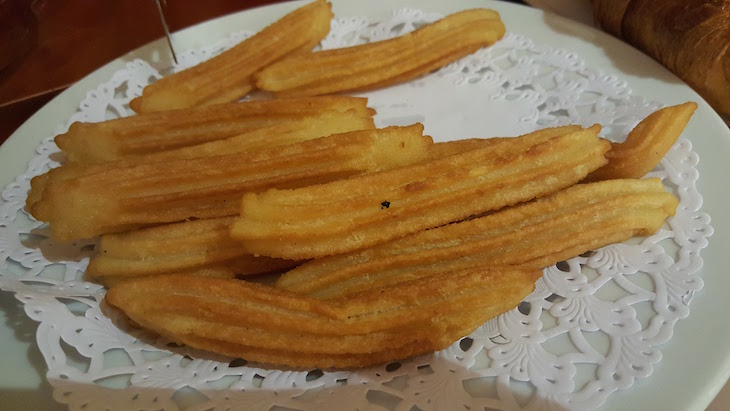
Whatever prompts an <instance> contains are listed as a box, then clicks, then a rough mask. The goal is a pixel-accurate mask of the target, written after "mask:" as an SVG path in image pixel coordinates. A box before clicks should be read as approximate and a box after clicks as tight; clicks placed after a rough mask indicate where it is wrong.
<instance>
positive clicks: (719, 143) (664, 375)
mask: <svg viewBox="0 0 730 411" xmlns="http://www.w3.org/2000/svg"><path fill="white" fill-rule="evenodd" d="M484 6H485V2H484V1H481V0H463V1H458V2H449V3H448V4H443V2H439V1H436V0H430V1H417V0H410V1H408V0H407V1H399V2H388V1H385V0H379V1H369V2H355V1H352V2H336V3H335V7H334V11H335V13H336V15H337V16H338V17H344V16H348V15H353V16H369V15H376V14H381V13H382V12H383V11H384V10H390V9H394V8H400V7H412V8H417V9H421V10H424V11H435V12H441V13H450V12H454V11H457V10H460V9H464V8H469V7H484ZM487 6H489V7H492V8H495V9H497V10H498V11H499V12H500V13H501V15H502V18H503V20H504V21H505V24H506V26H507V27H508V29H509V30H510V31H514V32H518V33H522V34H524V35H526V36H528V37H529V38H531V39H534V40H536V41H539V42H541V43H543V44H546V45H549V46H552V47H555V48H562V49H567V50H570V51H573V52H575V53H577V54H578V55H579V56H580V57H581V58H582V59H583V60H585V61H586V62H587V63H588V65H589V66H591V67H595V68H600V69H601V70H602V71H603V72H605V73H607V74H612V75H616V76H618V77H620V78H622V79H624V80H626V81H627V83H628V85H629V87H630V88H631V89H632V90H633V91H634V93H635V94H637V95H641V96H643V97H646V98H647V99H650V100H654V101H658V102H661V103H664V104H667V105H670V104H676V103H681V102H684V101H687V100H693V101H697V102H699V103H700V108H699V110H698V111H697V113H696V114H695V116H694V117H693V120H692V122H691V123H690V126H689V127H688V129H687V131H686V133H685V135H688V136H692V143H693V148H694V150H695V151H696V152H698V153H699V155H700V158H701V160H700V164H699V166H698V169H699V171H700V176H701V178H700V181H699V183H698V188H699V190H700V192H702V193H703V196H704V199H705V205H704V207H703V209H704V211H706V212H707V213H709V214H710V215H711V216H712V217H713V226H714V227H716V229H717V230H716V232H715V234H714V236H713V237H712V239H711V241H710V246H709V247H708V248H706V249H705V250H703V256H704V257H705V268H704V270H703V271H704V272H703V275H702V277H703V279H704V281H705V288H704V289H703V290H702V291H700V292H699V293H698V294H697V295H696V296H695V299H694V300H693V302H692V305H691V315H690V317H689V318H688V319H685V320H682V321H680V322H679V323H678V324H677V325H676V327H675V329H674V331H675V335H674V336H673V338H672V339H671V340H670V342H668V343H667V344H665V346H663V347H661V348H662V352H663V360H662V361H661V362H660V363H659V364H658V365H657V367H656V369H655V371H654V374H653V375H652V376H651V377H650V378H648V379H644V380H641V381H638V382H636V383H635V384H634V386H633V387H632V388H631V389H630V390H627V391H622V392H618V393H615V394H613V395H612V396H610V397H609V399H608V401H607V403H606V408H608V409H678V410H684V409H697V410H700V409H703V408H704V407H706V406H707V404H708V403H709V402H710V401H711V400H712V398H713V397H714V395H715V394H716V393H717V391H718V390H719V389H720V388H721V387H722V385H723V384H724V382H725V381H726V380H727V377H728V374H729V373H730V328H729V327H727V326H726V323H727V321H726V320H725V318H726V314H725V310H724V308H725V302H726V301H730V276H728V275H727V267H730V255H729V254H728V253H727V252H726V250H727V249H728V247H729V246H730V237H729V236H728V233H727V231H726V228H727V227H730V222H729V221H728V213H727V211H726V210H728V209H730V196H729V194H728V191H727V189H726V182H725V181H724V178H725V176H727V175H730V167H729V166H728V163H727V161H726V159H727V158H728V157H729V156H730V132H729V131H728V129H727V127H726V126H725V125H724V124H723V122H722V120H721V119H720V118H719V117H718V116H717V115H716V114H715V113H714V111H712V109H711V108H710V107H709V106H708V105H707V104H706V103H704V102H703V101H702V99H701V98H700V97H699V96H698V95H697V94H696V93H694V92H693V91H692V90H691V89H690V88H689V87H687V86H686V85H684V84H683V83H682V82H681V81H680V80H678V79H677V78H676V77H674V76H673V75H672V74H670V73H669V72H667V71H666V70H665V69H664V68H662V67H661V66H660V65H658V64H657V63H655V62H654V61H652V60H650V59H649V58H647V57H646V56H644V55H642V54H641V53H639V52H637V51H635V50H633V49H631V48H630V47H628V46H626V45H624V44H623V43H621V42H619V41H618V40H615V39H613V38H611V37H610V36H607V35H605V34H603V33H601V32H599V31H597V30H593V29H590V28H589V27H586V26H583V25H578V24H575V23H573V22H571V21H569V20H567V19H564V18H560V17H557V16H553V15H548V14H544V13H542V12H540V11H538V10H533V9H529V8H526V7H521V6H515V5H511V4H506V3H488V4H487ZM294 7H296V5H293V4H281V5H276V6H272V7H267V8H263V9H256V10H254V11H250V12H245V13H239V14H236V15H232V16H229V17H227V18H224V19H221V20H216V21H214V22H212V23H209V24H203V25H200V26H196V27H193V28H191V29H188V30H185V31H183V32H181V33H177V34H176V35H175V39H174V41H175V45H176V47H177V48H179V49H181V50H185V49H193V48H198V47H201V46H203V45H205V44H208V43H210V42H211V41H213V40H215V39H218V38H220V37H223V36H224V35H225V34H226V33H229V32H234V31H238V30H240V29H241V28H242V27H245V28H247V29H250V30H257V29H259V28H261V27H262V26H263V25H264V24H265V23H266V22H269V21H271V20H273V19H274V18H275V17H277V16H280V15H281V14H283V13H284V12H285V11H286V10H289V9H292V8H294ZM132 58H143V59H145V60H147V61H151V62H153V63H155V64H157V65H159V66H160V67H164V66H167V65H169V61H168V58H167V53H166V51H165V43H164V42H162V41H158V42H155V43H154V44H152V45H150V46H147V47H145V48H143V49H140V50H137V51H135V52H133V53H131V54H130V55H127V56H124V57H122V58H120V59H118V60H116V61H114V62H112V63H110V64H109V65H107V66H105V67H103V68H102V69H100V70H98V71H96V72H94V73H92V74H91V75H90V76H88V77H86V78H85V79H84V80H82V81H80V82H79V83H78V84H76V85H75V86H73V87H72V88H70V89H69V90H67V91H65V92H64V93H62V94H61V95H59V96H58V97H57V98H56V99H54V100H53V101H52V102H50V103H49V104H48V105H47V106H46V107H44V108H43V109H41V110H40V111H39V112H38V113H36V114H35V115H34V116H33V117H31V119H30V120H29V121H28V122H27V123H26V124H24V125H23V126H22V127H21V128H19V129H18V131H17V132H16V133H14V134H13V136H11V138H10V139H9V140H8V141H7V142H6V143H5V144H4V145H3V146H2V147H0V169H1V170H2V175H1V176H0V186H5V185H6V184H7V183H8V182H10V181H12V179H13V178H14V176H16V175H19V174H21V173H23V172H24V171H25V167H26V162H27V160H28V159H29V158H31V157H32V156H33V153H34V149H35V147H36V146H37V145H38V144H39V142H40V141H41V139H42V138H45V137H47V136H49V135H51V134H52V133H53V130H54V129H55V127H56V126H57V125H58V124H61V123H64V122H65V121H66V120H67V119H68V117H70V115H71V114H72V113H73V112H74V111H75V109H76V107H77V106H78V104H79V102H80V101H81V99H82V98H83V97H84V95H85V94H86V92H87V91H88V90H89V89H91V88H93V87H94V86H95V85H97V84H99V83H101V82H104V81H106V80H107V79H108V78H109V77H110V75H111V73H113V72H115V71H116V70H119V69H120V68H122V67H123V65H124V62H125V61H129V60H130V59H132ZM2 298H7V295H6V296H4V297H2ZM2 327H3V328H0V333H1V334H0V335H2V337H3V339H7V340H13V339H15V334H14V331H13V330H12V329H10V328H8V327H6V325H5V324H3V325H2ZM1 361H2V363H3V364H8V363H9V360H6V359H4V358H3V359H2V360H1ZM24 365H27V369H25V370H23V369H13V368H10V367H2V370H0V373H1V374H2V376H3V379H2V380H0V381H10V380H11V379H13V376H16V375H18V374H22V375H32V374H34V373H35V372H34V371H33V369H32V367H31V366H30V364H24ZM16 380H17V378H16ZM4 388H5V387H0V389H4ZM27 388H30V389H33V388H34V387H33V383H31V384H30V386H28V387H27Z"/></svg>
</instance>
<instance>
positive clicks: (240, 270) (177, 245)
mask: <svg viewBox="0 0 730 411" xmlns="http://www.w3.org/2000/svg"><path fill="white" fill-rule="evenodd" d="M232 223H233V217H221V218H211V219H205V220H195V221H185V222H181V223H175V224H167V225H163V226H157V227H149V228H143V229H139V230H133V231H128V232H124V233H117V234H105V235H103V236H102V237H101V241H100V242H99V245H98V251H97V253H96V255H94V256H93V257H92V258H91V260H90V261H89V266H88V268H87V269H86V273H87V274H89V275H91V276H93V277H104V278H106V279H109V278H112V277H113V278H120V277H134V276H142V275H159V274H165V273H180V272H190V271H191V270H200V269H203V268H209V267H213V266H215V267H219V270H220V269H223V268H226V270H227V272H229V275H228V276H234V275H239V276H241V275H250V274H261V273H269V272H274V271H280V270H284V269H290V268H293V267H294V266H296V265H297V263H296V262H294V261H291V260H282V259H278V258H268V257H254V256H252V255H251V254H249V253H247V252H246V250H244V249H243V247H241V245H240V244H238V243H237V242H235V241H233V240H232V239H231V238H230V236H229V233H228V232H229V230H230V225H231V224H232Z"/></svg>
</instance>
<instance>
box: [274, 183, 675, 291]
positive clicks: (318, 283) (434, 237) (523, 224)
mask: <svg viewBox="0 0 730 411" xmlns="http://www.w3.org/2000/svg"><path fill="white" fill-rule="evenodd" d="M676 207H677V199H676V198H674V196H672V195H671V194H670V193H668V192H666V191H665V190H664V187H663V185H662V183H661V181H660V180H659V179H648V180H610V181H604V182H599V183H591V184H578V185H575V186H573V187H570V188H567V189H565V190H562V191H560V192H558V193H556V194H553V195H552V196H549V197H543V198H540V199H538V200H535V201H534V202H531V203H526V204H521V205H518V206H515V207H511V208H507V209H504V210H502V211H499V212H495V213H492V214H489V215H487V216H484V217H480V218H475V219H471V220H468V221H464V222H460V223H456V224H450V225H447V226H443V227H439V228H435V229H432V230H427V231H423V232H420V233H417V234H413V235H411V236H408V237H404V238H402V239H399V240H396V241H391V242H388V243H385V244H381V245H378V246H376V247H372V248H369V249H364V250H359V251H355V252H352V253H348V254H342V255H336V256H331V257H325V258H322V259H317V260H313V261H310V262H307V263H304V264H303V265H301V266H299V267H297V268H295V269H293V270H291V271H289V272H288V273H286V274H284V275H283V276H282V277H280V279H279V280H278V282H277V287H279V288H282V289H286V290H289V291H293V292H296V293H299V294H303V295H307V296H310V297H317V298H324V299H330V298H346V297H348V296H349V295H352V294H354V293H359V292H362V291H365V290H372V289H377V288H385V287H390V286H392V285H394V284H398V283H399V282H402V281H411V280H415V279H418V278H423V277H428V276H430V275H434V274H436V273H440V272H443V271H451V270H453V271H458V270H463V269H468V268H470V267H473V266H475V265H483V264H487V265H489V266H491V267H499V266H509V265H519V266H520V267H523V268H528V269H541V268H544V267H547V266H550V265H553V264H555V263H557V262H559V261H563V260H566V259H569V258H571V257H575V256H577V255H580V254H582V253H585V252H587V251H590V250H594V249H597V248H599V247H602V246H605V245H608V244H611V243H616V242H621V241H624V240H627V239H629V238H631V237H632V236H635V235H648V234H651V233H654V232H656V231H657V230H658V229H659V228H660V227H661V225H662V223H663V222H664V221H665V220H666V219H667V218H668V217H670V216H672V215H674V212H675V210H676Z"/></svg>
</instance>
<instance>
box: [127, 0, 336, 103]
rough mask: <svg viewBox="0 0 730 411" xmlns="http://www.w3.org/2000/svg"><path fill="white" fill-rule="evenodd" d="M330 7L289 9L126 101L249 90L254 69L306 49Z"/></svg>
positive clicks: (320, 32) (186, 99) (219, 99)
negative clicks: (196, 63)
mask: <svg viewBox="0 0 730 411" xmlns="http://www.w3.org/2000/svg"><path fill="white" fill-rule="evenodd" d="M331 9H332V5H331V4H330V3H327V2H326V1H324V0H316V1H314V2H313V3H310V4H308V5H306V6H304V7H301V8H299V9H297V10H294V11H293V12H291V13H289V14H287V15H286V16H284V17H282V18H281V19H279V20H278V21H276V22H274V23H272V24H271V25H269V26H268V27H266V28H264V29H263V30H261V31H260V32H258V33H257V34H255V35H253V36H252V37H249V38H248V39H246V40H244V41H242V42H241V43H239V44H238V45H236V46H235V47H233V48H231V49H230V50H227V51H225V52H223V53H221V54H220V55H218V56H216V57H213V58H211V59H210V60H207V61H204V62H202V63H200V64H198V65H196V66H193V67H191V68H189V69H186V70H183V71H181V72H179V73H175V74H173V75H170V76H166V77H163V78H161V79H160V80H157V81H156V82H155V83H152V84H150V85H149V86H147V87H145V88H144V90H142V96H141V97H138V98H136V99H134V100H132V101H131V102H130V103H129V106H130V107H131V108H132V110H134V111H136V112H137V113H149V112H153V111H165V110H173V109H178V108H185V107H194V106H207V105H212V104H220V103H227V102H231V101H234V100H236V99H238V98H240V97H242V96H244V95H246V94H247V93H248V92H249V91H251V89H252V88H253V80H252V77H251V76H252V75H253V74H254V73H255V72H256V71H258V70H260V69H261V68H263V67H265V66H267V65H269V64H271V63H273V62H274V61H276V60H279V59H280V58H282V57H284V56H286V55H288V54H290V53H296V52H309V51H311V50H312V48H313V47H314V46H315V45H317V44H318V43H319V42H320V41H321V40H322V39H323V38H324V37H325V36H326V35H327V33H329V30H330V21H331V20H332V17H334V14H332V10H331Z"/></svg>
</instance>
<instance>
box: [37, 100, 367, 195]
mask: <svg viewBox="0 0 730 411" xmlns="http://www.w3.org/2000/svg"><path fill="white" fill-rule="evenodd" d="M373 128H375V125H374V124H373V119H372V117H360V116H359V115H358V114H357V113H355V112H354V111H353V110H349V111H347V112H339V111H331V112H326V113H323V114H321V115H318V116H316V117H305V118H303V119H301V120H292V121H287V122H285V123H281V124H276V125H273V126H268V127H262V128H257V129H255V130H251V131H248V132H246V133H243V134H239V135H237V136H233V137H229V138H226V139H223V140H215V141H211V142H208V143H203V144H198V145H195V146H188V147H182V148H178V149H173V150H166V151H159V152H154V153H150V154H143V155H137V156H125V157H123V158H122V159H120V160H114V161H109V162H106V163H99V164H84V163H78V162H72V163H67V164H64V165H62V166H61V167H58V168H54V169H52V170H50V171H48V172H46V173H44V174H41V175H39V176H36V177H33V179H32V180H31V181H30V187H31V190H30V192H29V193H28V198H27V200H26V206H27V207H28V209H32V207H33V205H34V204H35V203H37V202H38V201H40V200H41V199H42V198H43V192H44V191H45V189H46V186H48V184H51V183H56V184H58V182H59V181H65V180H70V179H72V178H78V177H81V176H85V175H91V174H96V173H100V172H104V171H107V170H109V169H111V168H120V167H131V166H138V165H143V164H148V163H156V162H162V161H172V160H183V159H191V158H200V157H212V156H220V155H226V154H235V153H250V152H252V151H255V150H262V149H267V148H273V147H279V146H285V145H289V144H294V143H299V142H302V141H306V140H313V139H315V138H319V137H326V136H329V135H331V134H339V133H345V132H348V131H356V130H368V129H373Z"/></svg>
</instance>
